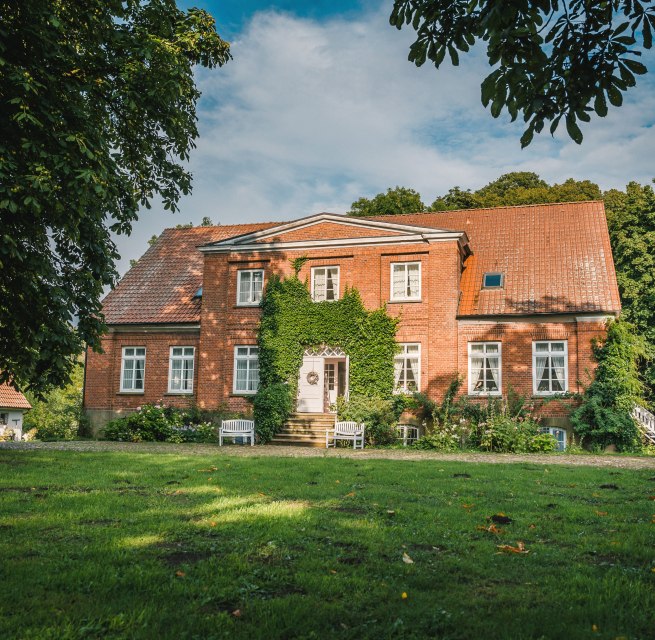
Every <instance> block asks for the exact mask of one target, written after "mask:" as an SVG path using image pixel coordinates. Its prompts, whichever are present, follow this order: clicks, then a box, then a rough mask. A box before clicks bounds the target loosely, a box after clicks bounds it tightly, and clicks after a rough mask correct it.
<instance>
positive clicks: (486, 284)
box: [482, 272, 505, 289]
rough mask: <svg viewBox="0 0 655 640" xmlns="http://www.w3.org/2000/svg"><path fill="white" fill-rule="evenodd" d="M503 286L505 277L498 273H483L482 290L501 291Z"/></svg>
mask: <svg viewBox="0 0 655 640" xmlns="http://www.w3.org/2000/svg"><path fill="white" fill-rule="evenodd" d="M504 284H505V276H504V274H502V273H499V272H492V273H485V274H484V276H483V278H482V288H483V289H502V288H503V285H504Z"/></svg>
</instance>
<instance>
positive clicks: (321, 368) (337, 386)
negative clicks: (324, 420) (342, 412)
mask: <svg viewBox="0 0 655 640" xmlns="http://www.w3.org/2000/svg"><path fill="white" fill-rule="evenodd" d="M348 364H349V362H348V356H347V355H346V353H345V351H343V349H340V348H339V347H319V348H313V349H306V350H305V353H304V355H303V360H302V366H301V367H300V373H299V376H298V405H297V410H298V412H300V413H328V412H334V411H335V404H336V402H337V398H338V397H339V396H346V397H347V396H348V369H349V367H348Z"/></svg>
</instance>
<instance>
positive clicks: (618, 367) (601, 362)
mask: <svg viewBox="0 0 655 640" xmlns="http://www.w3.org/2000/svg"><path fill="white" fill-rule="evenodd" d="M593 349H594V356H595V358H596V360H597V362H598V366H597V367H596V371H595V375H594V379H593V381H592V382H591V384H590V385H589V387H587V389H586V390H585V392H584V394H583V396H582V403H581V404H580V406H579V407H578V408H577V409H576V410H575V411H573V413H572V415H571V422H572V423H573V428H574V430H575V433H576V434H577V435H578V436H579V437H580V438H581V440H582V443H583V444H584V445H585V446H588V447H589V446H590V447H596V448H604V447H606V446H608V445H615V446H616V448H617V449H618V450H619V451H633V450H637V449H640V448H641V439H640V434H639V430H638V429H637V425H636V424H635V421H634V420H633V419H632V416H631V415H630V414H631V411H632V409H633V407H634V405H635V404H640V403H643V392H644V388H643V384H642V381H641V379H640V377H639V362H640V359H642V358H644V357H645V355H646V350H645V345H644V341H643V338H641V337H640V336H638V335H637V334H636V333H635V332H634V328H633V327H632V325H631V324H629V323H627V322H625V321H624V320H617V321H615V322H611V323H610V324H609V325H608V327H607V336H606V338H605V340H604V341H603V342H600V341H597V342H595V343H594V345H593Z"/></svg>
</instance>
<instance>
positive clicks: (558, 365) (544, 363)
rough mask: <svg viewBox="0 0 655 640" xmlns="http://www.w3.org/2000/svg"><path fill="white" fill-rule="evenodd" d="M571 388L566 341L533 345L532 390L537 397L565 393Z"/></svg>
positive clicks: (546, 341) (538, 342)
mask: <svg viewBox="0 0 655 640" xmlns="http://www.w3.org/2000/svg"><path fill="white" fill-rule="evenodd" d="M568 388H569V354H568V343H567V341H566V340H539V341H537V342H533V343H532V390H533V392H534V393H535V395H539V396H544V395H546V396H548V395H553V394H555V393H565V392H566V391H568Z"/></svg>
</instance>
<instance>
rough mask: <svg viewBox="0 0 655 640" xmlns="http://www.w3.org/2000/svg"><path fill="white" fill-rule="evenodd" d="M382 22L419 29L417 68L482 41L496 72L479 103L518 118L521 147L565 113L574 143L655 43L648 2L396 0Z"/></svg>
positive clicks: (616, 98) (641, 69)
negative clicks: (582, 125)
mask: <svg viewBox="0 0 655 640" xmlns="http://www.w3.org/2000/svg"><path fill="white" fill-rule="evenodd" d="M389 21H390V22H391V24H392V25H394V26H395V27H396V28H398V29H401V28H402V27H403V26H404V25H409V24H411V26H412V28H413V29H414V30H415V31H416V40H415V41H414V43H413V44H412V45H411V46H410V49H409V60H410V61H411V62H414V64H416V65H417V66H421V65H423V64H424V63H425V62H426V60H430V61H431V62H432V63H433V64H434V65H435V67H437V68H439V67H440V66H441V64H442V63H443V61H444V60H445V58H446V54H448V58H449V59H450V61H451V63H452V64H453V65H455V66H457V65H458V64H459V52H464V53H466V52H468V51H470V49H471V48H472V47H473V46H474V45H475V44H476V43H479V42H482V43H484V46H485V47H486V49H487V57H488V60H489V65H490V66H491V67H494V70H493V71H492V72H491V73H490V74H489V75H488V76H487V77H486V78H485V80H484V81H483V82H482V86H481V97H482V103H483V104H484V105H485V107H489V109H490V111H491V115H492V116H493V117H494V118H497V117H498V116H499V115H500V114H501V113H502V112H503V110H507V112H508V114H509V115H510V117H511V119H512V121H514V120H516V119H517V118H518V117H519V115H521V116H522V118H523V120H524V122H525V123H526V129H525V132H524V133H523V136H522V137H521V146H523V147H525V146H527V145H529V144H530V142H531V141H532V139H533V137H534V134H535V133H540V132H541V131H542V130H543V129H544V126H545V124H546V123H547V122H550V127H549V128H550V132H551V134H552V133H554V132H555V130H556V129H557V127H558V126H559V123H560V122H561V121H562V119H563V120H564V122H565V124H566V130H567V133H568V134H569V136H570V137H571V138H572V139H573V140H574V141H575V142H577V143H578V144H580V143H581V142H582V131H581V129H580V126H579V122H589V121H590V120H591V114H593V113H594V112H595V114H596V115H598V116H600V117H604V116H606V115H607V112H608V103H609V104H610V105H613V106H616V107H620V106H621V104H622V103H623V94H624V93H625V92H626V91H627V90H628V89H629V88H630V87H634V86H635V85H636V78H635V76H637V75H643V74H645V73H646V72H647V69H646V67H645V66H644V65H643V64H642V63H641V62H639V58H640V57H641V55H642V52H643V50H647V49H650V48H651V47H652V45H653V30H655V7H654V6H653V3H652V2H651V1H650V0H612V1H611V2H609V1H608V2H587V1H583V0H535V1H533V2H525V1H522V0H512V1H505V2H495V1H494V0H395V1H394V6H393V11H392V13H391V16H390V18H389Z"/></svg>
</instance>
